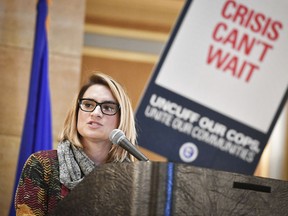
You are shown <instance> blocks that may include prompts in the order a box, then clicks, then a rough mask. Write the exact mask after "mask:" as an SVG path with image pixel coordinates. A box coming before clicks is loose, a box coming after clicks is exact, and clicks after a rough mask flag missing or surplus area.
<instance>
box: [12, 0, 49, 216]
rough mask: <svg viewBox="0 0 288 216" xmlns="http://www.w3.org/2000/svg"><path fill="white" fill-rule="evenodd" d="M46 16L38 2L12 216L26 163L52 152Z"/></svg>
mask: <svg viewBox="0 0 288 216" xmlns="http://www.w3.org/2000/svg"><path fill="white" fill-rule="evenodd" d="M47 16H48V3H47V1H46V0H39V1H38V3H37V20H36V30H35V38H34V51H33V52H34V53H33V60H32V66H31V75H30V87H29V96H28V103H27V107H26V115H25V121H24V128H23V131H22V139H21V145H20V151H19V158H18V165H17V172H16V177H15V185H14V190H13V195H12V202H11V206H10V213H9V215H10V216H12V215H13V216H14V215H15V208H14V196H15V191H16V188H17V185H18V181H19V178H20V175H21V172H22V168H23V166H24V163H25V161H26V160H27V159H28V157H29V156H30V155H31V154H32V153H34V152H37V151H39V150H47V149H52V146H53V144H52V143H53V139H52V127H51V122H52V120H51V105H50V92H49V79H48V41H47V28H46V27H47V26H46V23H47Z"/></svg>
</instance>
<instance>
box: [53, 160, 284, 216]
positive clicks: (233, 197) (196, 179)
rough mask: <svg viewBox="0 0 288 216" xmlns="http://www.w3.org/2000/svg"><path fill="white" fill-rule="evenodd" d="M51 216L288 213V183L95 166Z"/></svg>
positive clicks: (150, 167)
mask: <svg viewBox="0 0 288 216" xmlns="http://www.w3.org/2000/svg"><path fill="white" fill-rule="evenodd" d="M53 215H61V216H65V215H67V216H68V215H69V216H71V215H77V216H78V215H79V216H80V215H85V216H86V215H89V216H90V215H103V216H104V215H105V216H110V215H113V216H114V215H123V216H128V215H133V216H134V215H135V216H144V215H145V216H153V215H177V216H178V215H179V216H182V215H189V216H190V215H209V216H210V215H221V216H223V215H229V216H230V215H245V216H246V215H253V216H255V215H261V216H262V215H269V216H271V215H273V216H274V215H281V216H283V215H288V182H286V181H281V180H275V179H267V178H261V177H253V176H245V175H242V174H236V173H229V172H223V171H216V170H211V169H205V168H198V167H194V166H190V165H186V164H176V163H164V162H135V163H119V164H105V165H102V166H99V167H96V168H95V170H93V171H92V172H91V173H90V174H89V175H88V176H87V177H86V178H85V179H84V180H83V181H82V182H81V183H79V184H78V185H77V186H76V187H75V188H74V189H73V190H72V191H71V192H70V194H69V195H68V196H67V197H65V199H63V200H62V201H61V202H60V203H59V205H58V206H57V209H56V210H55V212H54V214H53Z"/></svg>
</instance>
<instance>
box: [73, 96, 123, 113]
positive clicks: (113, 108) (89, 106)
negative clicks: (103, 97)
mask: <svg viewBox="0 0 288 216" xmlns="http://www.w3.org/2000/svg"><path fill="white" fill-rule="evenodd" d="M78 104H79V107H80V109H81V110H82V111H84V112H93V111H94V110H95V109H96V107H97V106H98V105H99V106H100V110H101V112H102V113H103V114H105V115H109V116H112V115H115V114H116V113H117V112H118V111H119V110H120V105H119V104H118V103H115V102H112V101H105V102H103V103H98V102H96V101H95V100H93V99H90V98H82V99H79V100H78Z"/></svg>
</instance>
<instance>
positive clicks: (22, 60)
mask: <svg viewBox="0 0 288 216" xmlns="http://www.w3.org/2000/svg"><path fill="white" fill-rule="evenodd" d="M36 3H37V1H36V0H30V1H27V0H26V1H23V0H0V67H1V79H0V86H1V88H0V91H1V99H0V106H1V112H0V145H1V147H0V194H1V199H0V215H7V214H8V209H9V206H10V203H11V196H12V189H13V184H14V176H15V171H16V164H17V160H18V153H19V146H20V139H21V134H22V128H23V121H24V117H25V111H26V104H27V95H28V88H29V79H30V70H31V59H32V54H33V40H34V32H35V21H36ZM184 4H185V1H184V0H145V1H141V0H121V1H120V0H86V1H83V0H61V1H51V4H50V8H49V16H50V24H49V33H48V44H49V78H50V93H51V103H52V121H53V140H54V148H56V146H57V138H58V134H59V132H60V129H61V127H62V125H63V122H64V118H65V116H66V113H67V110H68V108H69V107H70V106H71V101H72V98H73V97H75V96H76V93H77V92H78V89H79V87H80V85H81V84H82V83H83V81H84V80H85V79H86V78H87V76H89V74H90V73H92V72H95V71H101V72H104V73H107V74H109V75H111V76H112V77H114V78H115V79H116V80H118V81H119V82H120V83H122V84H123V85H124V86H125V87H126V90H127V92H128V95H129V96H130V98H131V100H132V105H133V108H134V110H135V109H136V107H137V104H138V102H139V101H140V99H141V94H142V93H143V91H144V90H145V86H146V84H147V83H148V81H149V77H150V75H151V74H152V73H153V69H154V67H155V65H156V64H157V61H158V59H159V57H160V55H161V52H162V50H163V48H164V47H165V43H166V41H167V40H168V38H169V34H170V32H171V30H172V29H173V26H174V24H175V22H176V21H177V17H178V15H179V14H180V12H181V9H182V7H183V5H184ZM287 112H288V108H287V103H286V106H285V107H284V110H283V112H282V114H281V116H280V118H279V120H278V122H277V125H276V127H275V129H274V131H273V134H272V136H271V138H270V140H269V142H268V144H267V146H266V148H265V151H264V153H263V155H262V158H261V161H260V162H259V165H258V167H257V170H256V172H255V174H254V175H255V176H261V177H269V178H275V179H280V180H285V181H286V180H288V166H287V164H288V142H287V126H288V116H287ZM141 150H142V151H143V152H144V153H145V154H146V155H147V156H148V157H149V158H150V159H151V160H152V161H166V159H165V158H163V157H161V156H159V155H155V154H153V153H151V152H148V151H146V150H145V149H141Z"/></svg>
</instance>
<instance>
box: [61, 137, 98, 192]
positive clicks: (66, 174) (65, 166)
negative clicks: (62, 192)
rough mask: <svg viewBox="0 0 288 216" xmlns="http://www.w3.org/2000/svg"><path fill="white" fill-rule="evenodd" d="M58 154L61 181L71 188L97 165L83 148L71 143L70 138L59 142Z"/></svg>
mask: <svg viewBox="0 0 288 216" xmlns="http://www.w3.org/2000/svg"><path fill="white" fill-rule="evenodd" d="M57 154H58V160H59V172H60V182H61V183H62V184H64V185H65V186H66V187H67V188H69V189H70V190H72V189H73V188H74V187H75V186H76V185H77V184H78V183H79V182H81V181H82V179H83V178H84V176H86V175H88V174H89V173H90V172H91V171H92V170H93V169H94V167H95V164H94V162H93V161H92V160H91V159H90V158H89V157H88V156H87V155H86V154H85V153H84V151H83V149H82V148H79V147H77V146H75V145H73V144H71V143H70V142H69V141H68V140H65V141H62V142H60V143H59V145H58V148H57Z"/></svg>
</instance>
